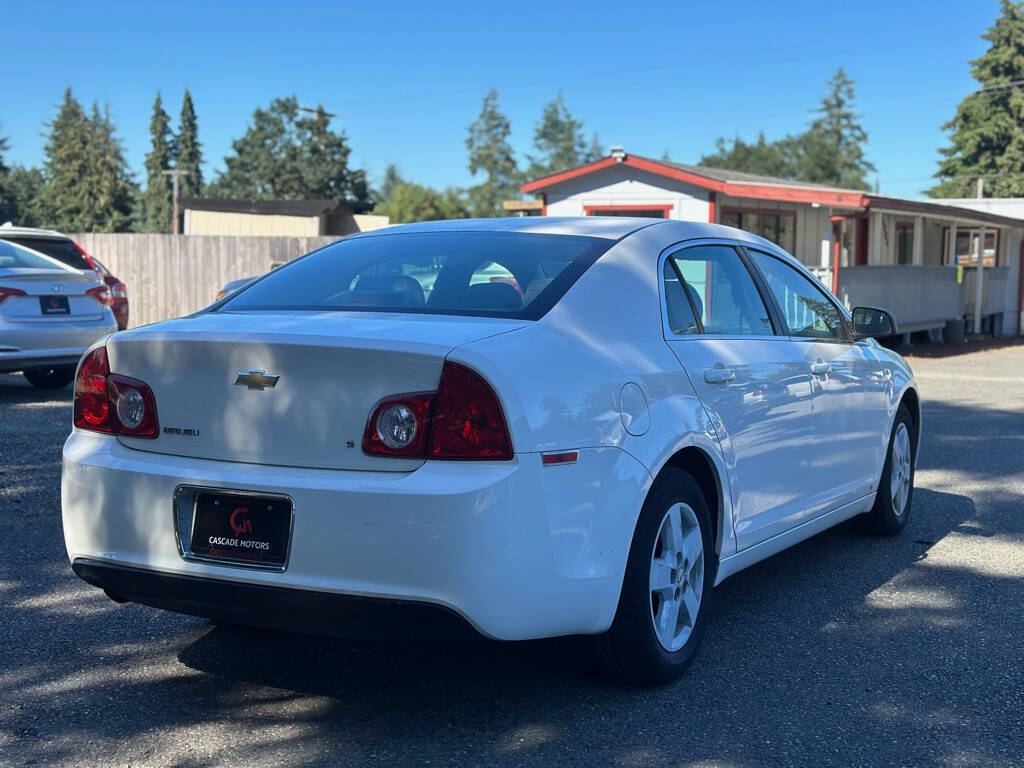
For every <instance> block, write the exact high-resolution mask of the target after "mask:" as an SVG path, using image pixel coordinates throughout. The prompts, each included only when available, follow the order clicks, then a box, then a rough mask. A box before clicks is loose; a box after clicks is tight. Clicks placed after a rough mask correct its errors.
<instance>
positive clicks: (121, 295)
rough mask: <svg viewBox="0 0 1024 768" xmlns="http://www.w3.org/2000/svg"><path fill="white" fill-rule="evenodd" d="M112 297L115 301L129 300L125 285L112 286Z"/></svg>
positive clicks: (116, 284)
mask: <svg viewBox="0 0 1024 768" xmlns="http://www.w3.org/2000/svg"><path fill="white" fill-rule="evenodd" d="M110 295H111V296H112V297H114V298H115V299H127V298H128V289H127V287H126V286H125V284H124V283H120V282H118V283H114V284H113V285H112V286H110Z"/></svg>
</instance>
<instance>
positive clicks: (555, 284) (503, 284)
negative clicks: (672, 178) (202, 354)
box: [220, 232, 615, 320]
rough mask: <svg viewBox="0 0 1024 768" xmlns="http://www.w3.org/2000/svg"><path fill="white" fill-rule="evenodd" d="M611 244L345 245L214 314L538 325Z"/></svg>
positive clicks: (409, 241)
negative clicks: (456, 318)
mask: <svg viewBox="0 0 1024 768" xmlns="http://www.w3.org/2000/svg"><path fill="white" fill-rule="evenodd" d="M614 243H615V241H614V240H610V239H606V238H597V237H580V236H572V235H541V234H532V233H531V234H527V233H520V232H410V233H406V234H399V235H385V234H381V235H374V236H371V237H358V238H351V239H348V240H342V241H339V242H337V243H334V244H333V245H329V246H327V247H326V248H322V249H320V250H319V251H316V252H314V253H312V254H310V255H309V256H306V257H305V258H302V259H299V260H297V261H295V262H292V263H291V264H288V265H286V266H283V267H281V268H280V269H278V270H277V271H275V272H272V273H271V274H270V275H267V276H266V277H265V278H264V279H262V280H260V281H258V282H256V283H253V284H252V285H251V286H249V287H248V288H245V289H243V290H241V291H240V292H239V293H237V294H235V297H234V298H232V299H230V300H229V301H228V302H227V303H226V304H225V305H224V306H222V307H221V308H220V311H244V310H315V311H332V310H333V311H370V312H403V313H426V314H446V315H475V316H481V317H511V318H517V319H524V320H536V319H537V318H539V317H541V316H542V315H543V314H544V313H545V312H547V311H548V310H549V309H551V307H553V306H554V305H555V303H556V302H557V301H558V300H559V299H560V298H561V297H562V296H563V295H564V294H565V292H566V291H567V290H569V288H570V287H571V286H572V284H573V283H574V282H576V280H577V279H578V278H579V277H580V275H582V274H583V272H585V271H586V269H587V268H588V267H590V265H592V264H593V263H594V262H595V261H596V260H597V259H598V257H599V256H600V255H601V254H602V253H604V252H605V251H606V250H608V248H610V247H611V246H612V245H614Z"/></svg>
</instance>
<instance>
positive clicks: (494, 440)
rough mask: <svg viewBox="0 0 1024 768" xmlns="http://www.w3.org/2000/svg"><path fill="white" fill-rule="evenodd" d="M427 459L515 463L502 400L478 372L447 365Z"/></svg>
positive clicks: (463, 367) (433, 421) (442, 376)
mask: <svg viewBox="0 0 1024 768" xmlns="http://www.w3.org/2000/svg"><path fill="white" fill-rule="evenodd" d="M427 456H428V457H429V458H431V459H511V458H512V441H511V440H510V439H509V435H508V427H507V426H506V424H505V414H504V413H502V410H501V403H499V402H498V396H497V395H495V394H494V390H493V389H491V387H490V385H489V384H488V383H487V382H486V381H484V380H483V378H481V376H480V374H478V373H477V372H476V371H473V370H470V369H469V368H466V367H465V366H462V365H459V364H458V363H450V362H445V364H444V368H443V369H442V370H441V384H440V386H439V387H438V390H437V401H436V402H435V403H434V418H433V419H432V420H431V426H430V442H429V444H428V446H427Z"/></svg>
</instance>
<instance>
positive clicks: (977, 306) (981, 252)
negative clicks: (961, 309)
mask: <svg viewBox="0 0 1024 768" xmlns="http://www.w3.org/2000/svg"><path fill="white" fill-rule="evenodd" d="M984 194H985V179H984V178H983V177H981V176H979V177H978V194H977V197H978V199H979V200H980V199H981V198H982V197H983V196H984ZM996 239H997V240H998V239H999V238H996ZM984 277H985V227H984V226H982V228H981V230H980V231H979V232H978V271H977V272H975V274H974V279H975V284H974V333H975V335H978V334H980V333H981V289H982V281H983V280H984Z"/></svg>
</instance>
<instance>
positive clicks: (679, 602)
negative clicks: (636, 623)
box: [650, 503, 704, 651]
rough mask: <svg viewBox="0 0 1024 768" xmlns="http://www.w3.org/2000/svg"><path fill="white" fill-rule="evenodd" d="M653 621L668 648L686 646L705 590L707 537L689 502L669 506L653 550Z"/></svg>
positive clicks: (675, 649)
mask: <svg viewBox="0 0 1024 768" xmlns="http://www.w3.org/2000/svg"><path fill="white" fill-rule="evenodd" d="M650 586H651V620H652V621H653V622H654V633H655V635H656V636H657V638H658V642H659V643H661V645H662V647H663V648H665V650H667V651H678V650H679V649H680V648H682V647H683V645H685V643H686V641H687V640H688V639H689V637H690V634H691V633H692V632H693V628H694V625H695V624H696V623H697V613H698V611H699V610H700V601H701V595H702V594H703V591H704V539H703V537H702V535H701V531H700V525H699V523H698V522H697V515H696V513H694V511H693V509H692V508H691V507H690V506H689V505H688V504H683V503H678V504H673V505H672V506H671V507H669V509H668V511H667V512H665V516H664V517H663V518H662V521H661V526H660V528H659V529H658V536H657V538H656V539H655V541H654V549H653V551H652V552H651V578H650Z"/></svg>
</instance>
